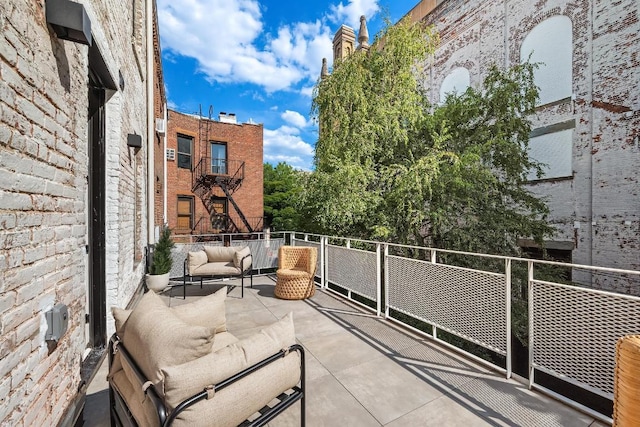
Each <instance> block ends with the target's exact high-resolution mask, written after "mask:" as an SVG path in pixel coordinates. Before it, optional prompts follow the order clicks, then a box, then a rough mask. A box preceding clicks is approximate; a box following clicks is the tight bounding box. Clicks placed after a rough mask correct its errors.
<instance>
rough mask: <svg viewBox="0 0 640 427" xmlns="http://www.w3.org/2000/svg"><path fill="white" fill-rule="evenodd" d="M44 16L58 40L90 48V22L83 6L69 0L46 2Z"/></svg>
mask: <svg viewBox="0 0 640 427" xmlns="http://www.w3.org/2000/svg"><path fill="white" fill-rule="evenodd" d="M46 15H47V23H48V24H49V25H51V27H52V28H53V30H54V31H55V33H56V35H57V36H58V38H59V39H64V40H71V41H72V42H76V43H82V44H86V45H89V46H91V21H90V20H89V15H87V11H86V10H85V9H84V6H83V5H81V4H80V3H75V2H72V1H69V0H47V3H46Z"/></svg>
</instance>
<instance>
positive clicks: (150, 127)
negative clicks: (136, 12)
mask: <svg viewBox="0 0 640 427" xmlns="http://www.w3.org/2000/svg"><path fill="white" fill-rule="evenodd" d="M146 33H147V38H146V40H147V49H146V50H147V52H146V58H147V61H146V65H147V72H146V76H147V241H148V243H149V244H153V243H155V232H154V231H155V230H154V225H155V215H154V192H153V188H154V185H153V184H154V158H153V143H154V140H155V138H154V132H155V129H154V118H155V117H154V115H155V112H154V108H153V57H154V55H153V1H151V0H147V1H146Z"/></svg>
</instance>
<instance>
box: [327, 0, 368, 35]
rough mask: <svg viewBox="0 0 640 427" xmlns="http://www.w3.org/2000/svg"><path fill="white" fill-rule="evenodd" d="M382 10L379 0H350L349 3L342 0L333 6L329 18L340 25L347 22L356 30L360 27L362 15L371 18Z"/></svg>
mask: <svg viewBox="0 0 640 427" xmlns="http://www.w3.org/2000/svg"><path fill="white" fill-rule="evenodd" d="M379 10H380V6H378V0H348V2H347V4H346V5H345V4H343V3H342V2H340V3H339V4H338V5H332V6H331V14H330V15H329V18H330V19H331V20H332V21H333V22H335V23H337V24H338V25H342V24H347V25H349V26H350V27H352V28H353V29H355V30H356V34H357V32H358V29H359V28H360V16H362V15H364V16H366V17H367V19H371V17H372V16H373V15H375V14H376V12H378V11H379Z"/></svg>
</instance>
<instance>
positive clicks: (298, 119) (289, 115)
mask: <svg viewBox="0 0 640 427" xmlns="http://www.w3.org/2000/svg"><path fill="white" fill-rule="evenodd" d="M280 117H281V118H282V120H284V121H285V122H287V123H289V124H290V125H293V126H296V127H299V128H305V127H307V126H308V125H309V122H308V121H307V119H306V118H305V117H304V116H303V115H302V114H300V113H298V112H297V111H291V110H286V111H285V112H284V113H282V114H280Z"/></svg>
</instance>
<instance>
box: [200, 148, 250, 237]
mask: <svg viewBox="0 0 640 427" xmlns="http://www.w3.org/2000/svg"><path fill="white" fill-rule="evenodd" d="M243 180H244V162H243V161H240V160H226V159H213V161H212V159H211V158H210V157H202V158H201V159H200V161H199V162H198V164H197V165H196V167H195V168H194V169H193V172H192V183H191V184H192V192H193V193H194V194H196V195H197V196H198V197H199V198H200V200H202V203H203V204H204V206H205V208H206V209H207V212H208V213H209V223H210V224H212V225H214V226H215V227H216V228H218V229H222V230H225V231H226V232H239V231H242V230H246V231H247V232H249V233H253V232H254V227H252V225H251V224H250V222H249V221H248V220H247V218H246V217H245V215H244V214H243V213H242V210H241V209H240V206H238V204H237V203H236V201H235V200H234V199H233V194H234V193H235V191H236V190H237V189H238V188H240V186H241V185H242V181H243ZM222 195H224V197H226V199H227V200H228V201H229V202H230V203H231V205H232V206H233V209H234V210H235V211H236V213H237V214H238V217H237V218H236V219H235V220H234V218H233V217H232V216H231V215H229V214H228V213H227V212H218V211H217V210H216V204H215V198H216V196H220V197H222ZM238 221H240V222H241V223H240V224H239V223H238ZM243 226H244V227H243Z"/></svg>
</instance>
